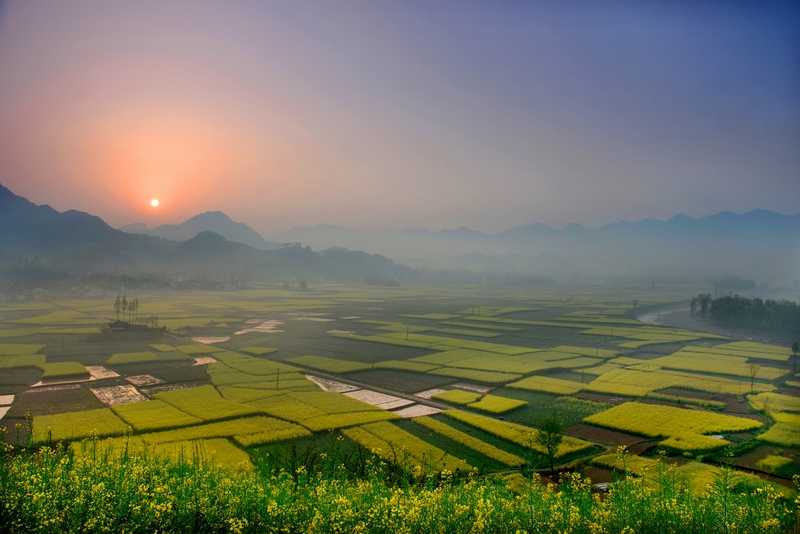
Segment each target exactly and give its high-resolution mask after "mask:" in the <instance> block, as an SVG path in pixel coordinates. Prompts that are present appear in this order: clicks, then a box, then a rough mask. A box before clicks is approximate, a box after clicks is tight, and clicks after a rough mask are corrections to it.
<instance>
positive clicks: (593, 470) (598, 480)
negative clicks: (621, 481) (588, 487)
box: [586, 465, 618, 484]
mask: <svg viewBox="0 0 800 534" xmlns="http://www.w3.org/2000/svg"><path fill="white" fill-rule="evenodd" d="M586 478H588V479H589V480H591V481H592V484H602V483H603V482H613V481H614V479H615V478H618V477H615V475H614V473H612V472H611V471H609V470H608V469H603V468H602V467H595V466H593V465H590V466H588V467H587V468H586Z"/></svg>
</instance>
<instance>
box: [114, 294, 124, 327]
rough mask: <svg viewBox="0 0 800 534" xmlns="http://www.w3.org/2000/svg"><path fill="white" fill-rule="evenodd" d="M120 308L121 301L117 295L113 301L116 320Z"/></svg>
mask: <svg viewBox="0 0 800 534" xmlns="http://www.w3.org/2000/svg"><path fill="white" fill-rule="evenodd" d="M121 309H122V303H121V302H120V301H119V295H117V300H116V302H114V311H115V312H117V321H119V312H120V310H121Z"/></svg>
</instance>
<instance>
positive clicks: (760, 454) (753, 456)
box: [736, 445, 779, 469]
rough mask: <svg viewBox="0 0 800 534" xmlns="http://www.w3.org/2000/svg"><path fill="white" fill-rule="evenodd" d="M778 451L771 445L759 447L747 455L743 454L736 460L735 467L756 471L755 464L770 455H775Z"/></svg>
mask: <svg viewBox="0 0 800 534" xmlns="http://www.w3.org/2000/svg"><path fill="white" fill-rule="evenodd" d="M778 450H779V449H778V447H773V446H772V445H761V446H759V447H756V448H755V449H753V450H752V451H750V452H748V453H747V454H743V455H741V456H739V457H738V458H737V459H736V465H739V466H741V467H747V468H748V469H758V467H756V464H757V463H758V462H760V461H761V460H763V459H764V458H766V457H767V456H769V455H770V454H775V452H777V451H778Z"/></svg>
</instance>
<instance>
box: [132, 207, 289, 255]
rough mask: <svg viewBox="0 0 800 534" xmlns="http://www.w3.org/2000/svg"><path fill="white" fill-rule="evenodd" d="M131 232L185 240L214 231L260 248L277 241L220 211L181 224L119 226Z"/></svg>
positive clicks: (267, 248)
mask: <svg viewBox="0 0 800 534" xmlns="http://www.w3.org/2000/svg"><path fill="white" fill-rule="evenodd" d="M120 230H122V231H123V232H128V233H131V234H145V235H151V236H156V237H161V238H164V239H169V240H172V241H186V240H188V239H191V238H193V237H194V236H196V235H197V234H199V233H200V232H206V231H209V232H214V233H215V234H219V235H221V236H222V237H224V238H225V239H227V240H228V241H234V242H236V243H243V244H245V245H250V246H251V247H255V248H258V249H262V250H270V249H274V248H278V244H277V243H270V242H269V241H266V240H265V239H264V238H263V237H261V236H260V235H259V233H258V232H256V231H255V230H253V229H252V228H250V227H249V226H247V225H246V224H244V223H237V222H236V221H234V220H232V219H231V218H230V217H228V216H227V215H225V214H224V213H222V212H221V211H207V212H205V213H201V214H200V215H195V216H194V217H192V218H191V219H187V220H186V221H184V222H182V223H181V224H162V225H161V226H157V227H155V228H153V229H150V228H148V227H147V225H146V224H144V223H134V224H129V225H127V226H123V227H121V228H120Z"/></svg>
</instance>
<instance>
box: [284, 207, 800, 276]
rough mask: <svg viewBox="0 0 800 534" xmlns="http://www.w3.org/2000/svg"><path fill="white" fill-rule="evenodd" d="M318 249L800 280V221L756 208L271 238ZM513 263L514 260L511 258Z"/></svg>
mask: <svg viewBox="0 0 800 534" xmlns="http://www.w3.org/2000/svg"><path fill="white" fill-rule="evenodd" d="M268 237H269V238H270V239H273V240H275V241H297V242H301V243H303V244H304V245H310V246H311V247H312V248H326V247H329V246H346V247H351V248H358V249H360V250H366V251H369V252H373V253H378V254H382V255H385V256H389V257H394V258H403V260H402V261H404V262H407V263H408V264H411V265H436V266H438V267H440V268H450V269H472V270H477V271H481V270H485V271H502V272H525V271H527V272H535V273H538V274H548V275H565V274H567V273H571V274H576V275H578V274H580V275H582V276H583V275H588V274H591V273H594V274H595V275H603V274H615V275H619V274H636V275H637V276H638V275H641V274H642V273H645V272H650V273H652V274H654V275H657V274H659V273H676V272H680V273H684V274H686V275H708V274H711V273H726V274H729V273H739V274H742V275H745V274H746V275H748V276H749V277H761V278H781V279H784V280H791V279H793V278H792V277H794V278H797V277H800V213H797V214H795V215H782V214H779V213H775V212H772V211H769V210H763V209H755V210H751V211H748V212H746V213H743V214H735V213H732V212H730V211H722V212H720V213H717V214H714V215H709V216H707V217H702V218H694V217H690V216H688V215H685V214H678V215H676V216H674V217H671V218H670V219H667V220H666V221H659V220H656V219H652V218H648V219H642V220H640V221H638V222H630V221H620V222H616V223H610V224H606V225H604V226H602V227H600V228H596V229H589V228H586V227H584V226H581V225H580V224H577V223H573V224H570V225H568V226H567V227H566V228H564V229H563V230H558V229H555V228H552V227H550V226H548V225H546V224H542V223H534V224H529V225H522V226H517V227H514V228H511V229H509V230H506V231H504V232H500V233H497V234H494V235H491V234H486V233H483V232H479V231H477V230H472V229H470V228H465V227H461V228H456V229H444V230H439V231H431V230H427V229H424V228H404V229H402V230H391V229H385V230H381V231H369V230H363V229H347V228H343V227H339V226H333V225H320V226H315V227H296V228H292V229H290V230H287V231H286V232H282V233H279V234H275V235H273V236H268ZM509 255H511V256H509Z"/></svg>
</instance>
